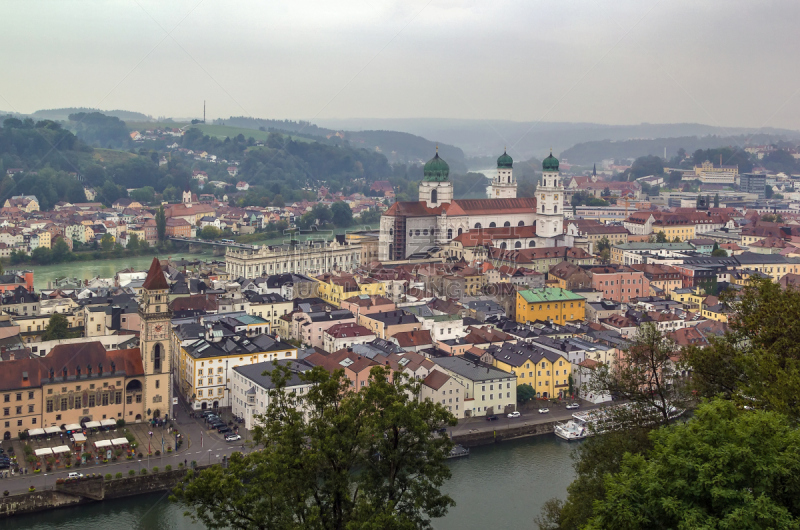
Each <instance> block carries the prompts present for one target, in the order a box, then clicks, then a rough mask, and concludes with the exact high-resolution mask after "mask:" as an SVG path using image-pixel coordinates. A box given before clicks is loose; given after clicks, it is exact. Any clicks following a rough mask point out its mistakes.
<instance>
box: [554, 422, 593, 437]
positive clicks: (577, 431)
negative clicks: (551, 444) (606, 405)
mask: <svg viewBox="0 0 800 530" xmlns="http://www.w3.org/2000/svg"><path fill="white" fill-rule="evenodd" d="M553 432H554V433H555V434H556V436H558V437H559V438H562V439H564V440H567V441H572V440H583V439H584V438H586V437H587V436H589V429H587V428H586V424H585V423H584V422H582V421H580V420H577V419H574V420H569V421H566V422H564V423H559V424H557V425H556V426H555V427H554V428H553Z"/></svg>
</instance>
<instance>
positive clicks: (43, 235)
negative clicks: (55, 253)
mask: <svg viewBox="0 0 800 530" xmlns="http://www.w3.org/2000/svg"><path fill="white" fill-rule="evenodd" d="M36 235H37V236H39V248H51V235H50V232H48V231H47V230H41V231H39V232H36Z"/></svg>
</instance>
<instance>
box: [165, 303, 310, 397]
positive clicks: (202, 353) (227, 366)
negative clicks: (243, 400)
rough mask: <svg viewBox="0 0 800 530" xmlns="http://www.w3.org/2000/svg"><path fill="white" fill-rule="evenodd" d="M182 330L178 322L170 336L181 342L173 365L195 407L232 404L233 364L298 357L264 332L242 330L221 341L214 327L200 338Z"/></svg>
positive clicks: (179, 381) (186, 394)
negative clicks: (214, 332)
mask: <svg viewBox="0 0 800 530" xmlns="http://www.w3.org/2000/svg"><path fill="white" fill-rule="evenodd" d="M256 318H257V317H256ZM182 333H183V329H182V327H181V326H178V327H176V328H175V329H174V330H173V335H174V339H173V340H174V342H175V343H179V344H180V346H179V352H180V353H179V354H178V359H177V366H176V369H177V379H178V390H179V391H180V392H181V393H182V394H183V396H184V397H185V398H186V400H187V401H189V403H191V405H192V407H193V408H194V409H195V410H204V409H207V408H217V407H228V406H230V405H231V403H230V390H231V388H230V378H231V370H232V369H233V368H235V367H237V366H244V365H247V364H255V363H260V362H264V361H277V360H284V359H297V348H296V347H294V346H292V345H291V344H287V343H285V342H282V341H278V340H276V338H275V337H273V336H270V335H266V334H261V335H256V336H251V337H248V336H247V334H245V333H238V334H236V335H233V336H229V337H226V338H225V340H224V341H220V340H218V339H217V338H216V337H215V336H214V334H213V331H212V333H211V334H207V336H206V337H204V338H201V339H196V338H190V337H184V336H182ZM190 339H194V340H190Z"/></svg>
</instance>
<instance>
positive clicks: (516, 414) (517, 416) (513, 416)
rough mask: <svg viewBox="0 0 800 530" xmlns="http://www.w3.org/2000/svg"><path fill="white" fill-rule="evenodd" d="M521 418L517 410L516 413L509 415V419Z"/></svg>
mask: <svg viewBox="0 0 800 530" xmlns="http://www.w3.org/2000/svg"><path fill="white" fill-rule="evenodd" d="M519 416H520V414H519V411H518V410H515V411H514V412H510V413H509V414H508V417H509V418H519Z"/></svg>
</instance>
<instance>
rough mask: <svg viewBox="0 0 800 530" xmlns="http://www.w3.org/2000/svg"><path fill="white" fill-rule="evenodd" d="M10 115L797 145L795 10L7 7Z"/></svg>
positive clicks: (471, 5) (426, 5)
mask: <svg viewBox="0 0 800 530" xmlns="http://www.w3.org/2000/svg"><path fill="white" fill-rule="evenodd" d="M2 14H3V16H2V30H0V49H1V50H2V53H0V110H10V111H17V112H32V111H35V110H37V109H42V108H56V107H78V106H84V107H94V108H101V109H118V108H119V109H126V110H136V111H140V112H144V113H146V114H151V115H153V116H154V117H155V116H171V117H198V116H201V115H202V105H203V100H204V99H205V100H207V105H208V117H209V118H216V117H228V116H231V115H237V116H238V115H245V116H253V117H260V118H280V119H283V118H290V119H307V120H314V119H315V118H349V117H376V118H390V117H393V118H417V117H431V118H433V117H446V118H491V119H509V120H517V121H529V120H541V121H571V122H599V123H617V124H630V123H640V122H653V123H656V122H659V123H661V122H663V123H675V122H699V123H706V124H709V125H723V126H751V127H761V126H772V127H785V128H792V129H798V128H800V94H798V93H797V92H798V91H799V90H800V79H798V77H800V70H798V68H797V52H798V50H800V32H799V31H797V29H796V26H797V23H798V21H800V2H798V1H797V0H787V1H774V2H771V1H768V0H761V1H759V2H753V1H737V0H714V1H711V0H692V1H675V0H662V1H660V2H659V1H652V0H634V1H628V0H614V1H613V2H612V1H599V0H597V1H581V0H567V1H565V0H559V1H547V2H543V1H536V0H518V1H511V0H508V1H506V0H485V1H477V0H476V1H469V0H465V1H457V0H431V1H428V0H401V1H397V2H394V1H380V0H321V1H316V0H291V1H285V0H267V1H265V0H259V1H244V0H236V1H226V2H222V1H220V0H168V1H163V0H158V1H150V0H118V1H101V0H91V1H88V0H50V1H45V0H20V1H12V0H4V2H3V9H2Z"/></svg>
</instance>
